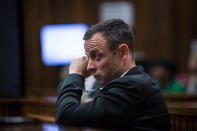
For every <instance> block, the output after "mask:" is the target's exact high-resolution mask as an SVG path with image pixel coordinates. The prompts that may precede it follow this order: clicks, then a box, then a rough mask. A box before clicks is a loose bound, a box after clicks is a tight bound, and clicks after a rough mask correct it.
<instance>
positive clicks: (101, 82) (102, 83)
mask: <svg viewBox="0 0 197 131" xmlns="http://www.w3.org/2000/svg"><path fill="white" fill-rule="evenodd" d="M98 84H99V85H101V86H103V85H105V84H106V82H104V81H98Z"/></svg>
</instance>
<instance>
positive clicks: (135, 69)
mask: <svg viewBox="0 0 197 131" xmlns="http://www.w3.org/2000/svg"><path fill="white" fill-rule="evenodd" d="M141 71H144V68H143V67H142V66H140V65H137V66H135V67H133V68H131V69H130V70H129V71H128V72H127V73H126V74H125V75H124V76H129V75H135V74H138V73H139V72H141Z"/></svg>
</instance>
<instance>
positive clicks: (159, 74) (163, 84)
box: [149, 59, 185, 94]
mask: <svg viewBox="0 0 197 131" xmlns="http://www.w3.org/2000/svg"><path fill="white" fill-rule="evenodd" d="M149 73H150V75H151V76H152V77H153V79H155V81H156V83H157V85H158V87H159V89H160V90H161V92H162V93H173V94H177V93H185V88H184V86H183V85H182V84H181V83H180V82H179V81H178V80H177V79H176V64H175V62H173V61H171V60H168V59H160V60H155V61H152V62H151V64H150V66H149Z"/></svg>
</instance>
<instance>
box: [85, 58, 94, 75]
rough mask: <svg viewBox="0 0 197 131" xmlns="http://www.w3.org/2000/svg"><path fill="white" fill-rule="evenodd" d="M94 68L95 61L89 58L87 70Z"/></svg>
mask: <svg viewBox="0 0 197 131" xmlns="http://www.w3.org/2000/svg"><path fill="white" fill-rule="evenodd" d="M95 69H96V66H95V62H94V61H93V60H91V59H89V60H88V66H87V70H88V71H90V72H94V71H95Z"/></svg>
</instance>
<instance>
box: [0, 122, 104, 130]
mask: <svg viewBox="0 0 197 131" xmlns="http://www.w3.org/2000/svg"><path fill="white" fill-rule="evenodd" d="M0 131H107V130H105V129H94V128H79V127H64V126H58V125H55V124H49V123H43V124H38V123H37V124H4V125H0Z"/></svg>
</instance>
